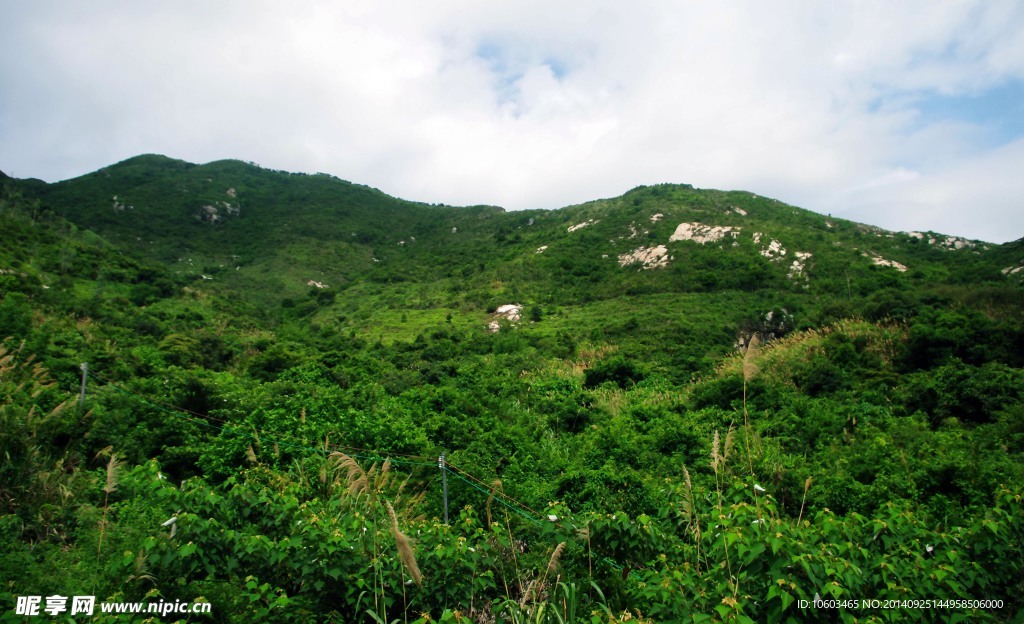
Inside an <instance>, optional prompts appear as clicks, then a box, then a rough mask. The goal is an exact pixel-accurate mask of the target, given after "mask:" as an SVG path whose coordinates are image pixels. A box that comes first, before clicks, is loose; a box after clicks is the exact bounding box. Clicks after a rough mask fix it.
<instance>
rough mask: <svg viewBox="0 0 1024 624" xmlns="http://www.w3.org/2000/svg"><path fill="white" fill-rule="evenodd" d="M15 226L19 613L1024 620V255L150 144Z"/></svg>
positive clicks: (764, 204)
mask: <svg viewBox="0 0 1024 624" xmlns="http://www.w3.org/2000/svg"><path fill="white" fill-rule="evenodd" d="M0 231H2V232H3V240H4V245H3V246H2V247H0V296H2V299H0V337H3V336H6V337H7V339H6V340H4V341H3V343H2V346H0V390H2V392H0V397H2V400H3V406H2V408H3V409H2V412H0V417H2V419H3V424H2V427H0V450H2V451H3V453H4V457H5V462H4V464H3V467H2V469H0V493H2V494H0V532H2V533H3V534H4V539H3V540H2V542H0V543H2V544H3V546H0V572H2V574H3V575H4V580H5V581H6V583H5V585H4V588H2V589H0V603H3V607H4V608H5V609H7V607H8V606H9V607H10V609H8V610H6V611H5V612H4V613H5V615H4V616H0V619H2V618H3V617H7V616H8V614H11V613H14V612H15V611H16V609H17V604H18V601H17V598H18V597H19V596H32V595H39V596H51V595H55V594H61V595H95V596H97V599H98V600H99V601H103V600H111V601H113V600H129V601H150V600H155V599H156V598H157V597H158V596H159V597H162V598H163V599H164V600H170V601H171V602H173V601H174V600H180V601H183V602H194V601H197V597H199V596H202V597H204V598H205V599H206V600H208V601H209V602H210V603H211V604H212V605H213V619H214V620H217V621H240V622H241V621H253V620H260V621H264V620H275V619H280V620H282V621H295V620H301V621H324V622H334V621H338V622H342V621H346V622H347V621H378V622H379V621H391V620H393V619H394V618H399V619H401V618H403V617H404V618H405V619H411V620H415V621H417V622H425V621H448V622H455V621H468V620H467V618H468V619H469V620H472V621H491V620H490V619H489V618H492V617H494V618H497V619H498V620H499V621H526V619H525V618H529V621H537V622H546V621H551V622H554V621H559V622H567V621H572V622H575V621H587V622H590V621H593V620H591V615H590V614H591V612H597V613H599V614H600V613H604V615H603V616H601V617H603V619H604V620H607V621H625V620H626V619H630V618H632V619H644V621H648V620H650V621H683V620H686V621H691V620H692V621H751V620H750V618H752V619H753V621H759V620H771V621H776V620H785V619H787V618H790V619H792V620H793V621H820V619H822V617H823V616H822V609H825V608H826V607H825V606H821V605H818V606H817V607H816V606H815V605H814V604H813V603H812V602H810V601H812V599H813V598H814V597H815V596H816V595H817V596H819V597H828V598H829V599H832V598H835V599H846V600H847V603H845V606H837V607H836V609H835V610H832V611H829V615H828V616H827V617H828V618H832V619H843V620H849V619H850V618H865V617H872V616H874V617H883V618H884V617H897V616H898V617H909V618H914V617H917V618H921V617H924V618H925V619H927V618H928V617H931V616H930V615H929V616H923V615H922V614H923V613H924V611H921V610H919V609H916V608H914V607H911V606H907V605H905V604H904V605H902V606H896V607H893V609H890V610H886V611H885V612H884V613H883V612H882V611H881V607H873V606H871V604H870V603H868V604H867V605H866V606H863V607H862V606H854V605H853V603H852V602H850V601H852V600H854V599H857V600H864V599H872V600H874V599H876V598H877V599H878V600H900V599H906V598H923V597H927V598H933V599H956V600H960V601H961V602H959V603H950V604H949V605H946V606H942V607H935V608H936V609H942V610H943V611H942V613H943V615H942V616H938V617H939V619H952V620H955V619H957V618H962V619H968V620H975V619H980V620H992V621H1012V620H1013V619H1014V618H1015V617H1019V616H1020V615H1021V613H1022V611H1021V609H1024V603H1022V602H1021V600H1020V596H1021V595H1022V593H1021V590H1024V586H1022V585H1021V580H1020V579H1021V578H1024V574H1022V572H1024V569H1022V563H1021V559H1020V557H1019V556H1017V555H1018V554H1019V551H1020V544H1021V543H1024V510H1022V503H1021V501H1022V500H1024V499H1022V493H1024V490H1022V488H1021V485H1020V483H1021V480H1022V478H1024V461H1022V460H1024V396H1022V395H1024V391H1022V390H1021V389H1022V388H1024V240H1022V241H1017V242H1015V243H1009V244H1005V245H993V244H988V243H985V242H982V241H971V240H965V239H962V238H959V237H956V236H951V235H946V234H938V233H934V232H920V233H895V232H887V231H884V230H881V229H878V228H875V227H871V226H868V225H863V224H857V223H852V222H849V221H844V220H841V219H836V218H832V217H828V216H824V215H819V214H816V213H813V212H809V211H806V210H802V209H800V208H796V207H793V206H789V205H786V204H784V203H782V202H779V201H776V200H773V199H769V198H765V197H760V196H757V195H753V194H750V193H747V192H740V191H715V190H703V189H695V188H692V187H690V186H688V185H670V184H664V185H656V186H650V187H639V188H636V189H633V190H631V191H629V192H627V193H626V194H624V195H623V196H621V197H617V198H610V199H602V200H596V201H593V202H588V203H585V204H581V205H577V206H570V207H566V208H563V209H560V210H554V211H526V212H513V213H508V212H505V211H503V210H501V209H500V208H496V207H492V206H474V207H450V206H438V205H427V204H422V203H416V202H412V201H406V200H401V199H396V198H393V197H390V196H388V195H386V194H384V193H382V192H380V191H378V190H375V189H371V188H368V187H365V186H360V185H358V184H353V183H349V182H345V181H342V180H339V179H337V178H334V177H332V176H329V175H325V174H316V175H303V174H291V173H286V172H280V171H269V170H265V169H261V168H259V167H257V166H255V165H253V164H246V163H243V162H239V161H220V162H215V163H210V164H206V165H194V164H190V163H185V162H182V161H178V160H173V159H169V158H166V157H162V156H153V155H149V156H139V157H136V158H132V159H129V160H127V161H124V162H122V163H118V164H115V165H111V166H110V167H106V168H104V169H101V170H100V171H97V172H95V173H92V174H88V175H85V176H83V177H81V178H77V179H74V180H68V181H64V182H59V183H56V184H46V183H44V182H42V181H38V180H15V179H11V178H9V177H7V176H0ZM82 363H86V364H87V368H88V372H87V374H86V375H85V376H84V378H85V387H86V399H85V402H84V404H82V403H81V399H80V398H79V392H80V390H81V386H82V380H83V373H82V370H81V368H80V365H81V364H82ZM442 452H444V453H445V454H446V459H447V462H448V463H447V464H445V469H444V470H443V471H442V470H439V466H438V460H437V458H438V456H439V455H440V454H441V453H442ZM385 459H387V462H386V463H385ZM442 477H443V478H444V481H445V483H444V485H442V483H441V481H442ZM445 492H447V499H448V512H449V513H450V515H451V518H452V519H451V520H449V522H448V523H445V522H444V521H443V519H442V518H443V516H444V513H445ZM171 517H174V518H176V520H174V521H173V522H171V523H170V524H166V525H165V526H161V525H162V524H164V523H165V521H168V518H171ZM168 522H169V521H168ZM168 527H173V530H172V529H170V528H168ZM410 537H412V538H414V540H413V541H410V539H409V538H410ZM413 542H415V543H413ZM53 570H67V572H66V573H64V574H61V575H55V574H54V573H53ZM979 597H986V598H990V599H993V600H999V601H1001V602H1000V604H999V605H998V606H996V605H995V603H992V604H991V605H989V604H988V603H986V604H985V605H982V604H980V603H974V602H969V601H970V600H974V599H976V598H979ZM800 600H804V601H808V602H807V603H806V604H801V603H799V602H798V601H800ZM8 602H9V603H10V605H8V604H7V603H8ZM837 604H838V603H837ZM986 605H987V606H986ZM624 611H626V612H629V614H631V615H628V617H627V616H626V615H622V614H623V612H624ZM929 613H931V612H929ZM935 613H938V611H935ZM422 614H426V615H422ZM947 616H948V617H947ZM194 617H196V618H197V619H201V617H203V616H194ZM595 617H597V616H595ZM416 618H419V619H416ZM460 618H462V619H460ZM745 618H747V619H745ZM599 619H600V618H599ZM101 621H102V620H101ZM139 621H141V619H140V620H139Z"/></svg>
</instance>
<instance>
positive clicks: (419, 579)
mask: <svg viewBox="0 0 1024 624" xmlns="http://www.w3.org/2000/svg"><path fill="white" fill-rule="evenodd" d="M385 505H387V508H388V516H389V517H390V518H391V535H393V536H394V538H395V544H396V545H397V546H398V556H399V558H400V559H401V560H402V565H404V566H405V568H406V569H407V570H409V575H410V576H412V580H413V582H414V583H416V586H417V587H422V585H423V575H422V574H420V567H419V566H418V565H416V555H415V554H413V552H412V541H411V540H410V539H409V538H408V537H407V536H406V535H405V533H402V531H401V530H400V529H399V528H398V516H397V515H395V508H394V507H392V506H391V503H390V502H387V501H385Z"/></svg>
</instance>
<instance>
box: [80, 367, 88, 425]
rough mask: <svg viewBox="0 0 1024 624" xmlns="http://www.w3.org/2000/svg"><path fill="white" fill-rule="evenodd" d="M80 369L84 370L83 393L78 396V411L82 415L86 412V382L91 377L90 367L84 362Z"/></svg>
mask: <svg viewBox="0 0 1024 624" xmlns="http://www.w3.org/2000/svg"><path fill="white" fill-rule="evenodd" d="M78 368H80V369H82V392H81V394H79V396H78V411H79V413H81V412H82V411H83V410H85V380H86V378H88V377H89V365H88V364H87V363H85V362H82V363H81V364H79V366H78Z"/></svg>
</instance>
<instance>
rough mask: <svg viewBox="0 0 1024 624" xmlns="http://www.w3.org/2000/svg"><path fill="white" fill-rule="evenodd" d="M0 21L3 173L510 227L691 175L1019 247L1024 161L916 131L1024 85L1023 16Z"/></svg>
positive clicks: (769, 10) (715, 8)
mask: <svg viewBox="0 0 1024 624" xmlns="http://www.w3.org/2000/svg"><path fill="white" fill-rule="evenodd" d="M4 11H5V14H6V15H5V18H6V19H5V20H3V25H0V55H2V56H3V59H2V60H0V81H2V84H4V85H5V89H4V90H3V92H2V93H0V168H2V169H4V170H5V171H7V172H9V173H13V174H15V175H18V176H20V177H28V176H36V177H42V178H44V179H50V180H55V179H61V178H66V177H70V176H74V175H78V174H81V173H85V172H87V171H90V170H93V169H96V168H99V167H101V166H104V165H106V164H109V163H111V162H114V161H116V160H120V159H123V158H126V157H129V156H131V155H134V154H136V153H142V152H161V153H166V154H167V155H170V156H174V157H178V158H184V159H187V160H191V161H194V162H205V161H208V160H213V159H217V158H228V157H233V158H241V159H244V160H255V161H257V162H259V163H261V164H263V165H265V166H269V167H273V168H280V169H289V170H297V171H326V172H330V173H333V174H335V175H338V176H340V177H343V178H346V179H350V180H353V181H356V182H360V183H365V184H370V185H373V186H376V187H378V188H381V189H382V190H384V191H385V192H388V193H391V194H394V195H398V196H402V197H406V198H410V199H417V200H422V201H428V202H446V203H455V204H466V203H491V204H499V205H504V206H505V207H507V208H511V209H518V208H530V207H543V208H557V207H560V206H563V205H567V204H570V203H576V202H580V201H585V200H587V199H593V198H597V197H604V196H610V195H617V194H620V193H622V192H624V191H625V190H627V189H628V188H631V187H633V186H636V185H638V184H648V183H655V182H688V183H692V184H694V185H697V186H701V187H718V188H742V189H747V190H751V191H754V192H757V193H760V194H764V195H771V196H775V197H778V198H780V199H782V200H784V201H787V202H790V203H794V204H797V205H802V206H805V207H807V208H810V209H815V210H820V211H823V212H835V213H838V214H841V215H842V216H847V217H850V218H861V215H863V216H864V217H863V218H864V219H865V220H867V217H877V219H876V220H875V221H874V222H876V223H878V224H879V225H883V226H886V227H889V226H888V225H887V224H886V223H897V222H898V223H905V225H901V226H899V227H902V228H904V229H922V230H923V229H933V230H937V231H946V232H950V233H955V234H964V235H975V234H972V233H971V232H972V231H979V232H986V234H985V235H984V236H982V237H987V238H989V239H991V240H1007V239H1010V238H1018V237H1020V236H1021V235H1024V216H1021V215H1020V214H1018V212H1021V211H1013V210H1009V209H997V208H996V207H997V206H1003V205H1006V200H1002V199H1000V198H1001V197H1012V196H1013V193H1015V192H1016V193H1017V195H1016V196H1018V197H1019V196H1020V194H1019V188H1018V182H1017V179H1016V178H1017V177H1018V176H1017V175H1016V174H1015V173H1013V171H1014V165H1016V166H1017V168H1018V169H1019V168H1020V166H1021V165H1024V161H1022V160H1021V150H1020V149H1018V148H1016V147H1015V146H1016V145H1017V144H1016V143H1012V142H1011V143H1008V144H1007V145H1005V146H1004V147H1003V148H991V147H987V145H991V141H990V138H991V137H990V133H989V134H986V129H985V128H984V127H979V126H978V125H977V124H976V123H975V124H971V123H964V122H962V121H959V120H956V119H947V120H942V119H939V120H929V119H923V118H922V117H921V116H920V115H919V114H917V112H916V107H917V106H918V104H917V102H919V101H920V99H921V97H922V96H923V95H924V96H926V95H927V94H929V93H943V94H953V95H959V94H964V93H973V92H978V91H979V90H983V89H987V88H990V87H992V86H994V85H999V84H1002V83H1005V82H1006V81H1011V80H1022V79H1024V43H1022V39H1021V38H1020V37H1019V36H1018V35H1019V33H1020V32H1021V31H1022V30H1024V8H1022V7H1021V5H1020V4H1019V3H1017V2H1013V1H1012V0H1004V1H999V0H994V1H984V2H983V1H982V0H976V1H966V0H965V1H962V2H951V3H940V4H938V5H936V4H934V3H925V2H902V3H895V4H894V3H889V2H830V3H816V2H809V1H805V0H790V1H787V2H776V3H770V4H765V3H760V2H753V1H749V2H736V3H715V4H703V3H695V2H677V1H672V2H668V1H665V2H647V3H642V4H639V5H637V4H635V3H634V4H633V5H627V4H625V3H621V2H569V3H559V4H557V5H551V4H550V3H541V2H538V1H535V0H523V1H520V2H515V3H512V2H497V3H479V2H470V1H468V0H458V1H454V0H449V1H446V2H433V3H416V2H405V1H401V0H398V1H394V2H368V1H352V2H344V3H334V2H300V3H287V4H286V3H283V2H262V3H251V2H242V1H241V0H232V1H225V2H218V3H209V2H199V1H197V0H192V1H183V2H176V3H165V4H158V5H152V4H148V3H146V4H143V3H133V2H107V3H103V4H100V5H97V4H95V3H93V4H89V5H83V4H82V3H79V2H72V1H70V0H65V1H63V2H56V1H53V2H41V3H25V4H24V5H22V6H11V7H7V8H5V9H4ZM983 136H985V137H987V138H985V139H983V138H982V137H983ZM1014 138H1016V137H1007V141H1011V140H1012V139H1014ZM986 141H988V142H987V143H986ZM901 172H903V173H901ZM906 172H914V175H915V176H916V177H914V178H913V179H908V176H907V175H906ZM973 198H979V199H980V198H985V201H984V202H983V203H982V204H975V203H973V202H974V199H973ZM871 206H874V207H875V208H869V207H871ZM880 206H885V208H884V211H882V209H881V208H879V207H880ZM986 211H990V212H986ZM965 212H967V213H970V215H971V218H970V219H965V218H962V216H961V215H963V214H965ZM983 215H988V216H983ZM879 220H885V221H886V223H882V222H879ZM972 220H973V222H974V223H977V221H979V220H982V221H991V222H993V223H994V224H995V225H994V226H993V227H991V228H990V229H987V230H971V231H968V230H965V229H963V228H967V227H969V222H970V221H972Z"/></svg>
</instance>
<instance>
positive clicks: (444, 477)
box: [437, 451, 448, 524]
mask: <svg viewBox="0 0 1024 624" xmlns="http://www.w3.org/2000/svg"><path fill="white" fill-rule="evenodd" d="M437 467H438V468H440V469H441V491H442V493H443V496H444V523H445V524H448V472H447V470H448V468H447V466H446V465H445V461H444V451H441V456H440V457H438V458H437Z"/></svg>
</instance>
